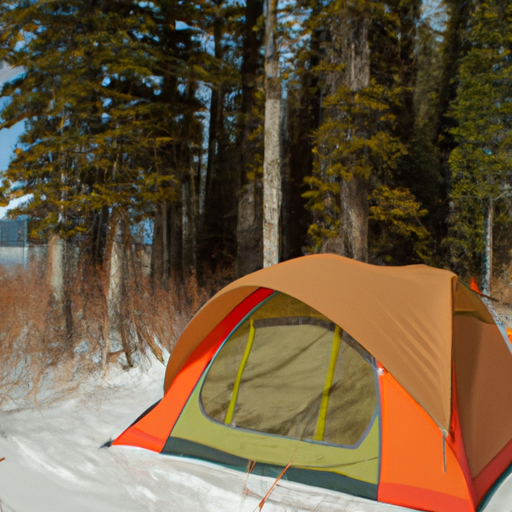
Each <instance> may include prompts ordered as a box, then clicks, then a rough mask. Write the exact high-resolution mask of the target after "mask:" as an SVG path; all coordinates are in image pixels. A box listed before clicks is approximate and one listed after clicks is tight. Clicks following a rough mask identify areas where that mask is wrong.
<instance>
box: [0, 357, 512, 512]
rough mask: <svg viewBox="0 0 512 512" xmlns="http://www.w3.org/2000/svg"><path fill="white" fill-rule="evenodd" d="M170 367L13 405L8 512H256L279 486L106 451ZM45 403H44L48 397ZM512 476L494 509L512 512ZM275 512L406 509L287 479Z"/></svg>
mask: <svg viewBox="0 0 512 512" xmlns="http://www.w3.org/2000/svg"><path fill="white" fill-rule="evenodd" d="M163 375H164V366H163V365H162V364H161V363H159V362H157V361H146V363H145V364H141V365H140V366H139V367H137V368H135V369H132V370H130V371H126V370H122V369H121V367H120V366H119V365H117V366H115V365H111V369H110V371H109V374H108V375H107V376H106V377H105V376H103V377H101V378H100V377H98V376H91V377H89V378H88V379H85V380H83V379H82V380H81V381H80V382H79V383H75V384H74V385H73V383H69V385H67V386H63V387H61V388H60V389H59V391H58V392H53V393H46V395H45V396H43V394H44V393H43V394H41V393H40V394H39V395H38V396H39V397H40V399H38V402H37V403H36V402H35V401H34V400H32V401H31V402H30V403H28V402H26V401H23V402H18V403H16V402H14V401H12V400H10V401H4V403H3V404H2V407H1V409H0V459H1V458H2V457H4V458H5V459H4V460H3V461H1V462H0V511H2V512H90V511H91V512H92V511H98V510H101V511H102V512H164V511H171V510H172V512H195V511H198V512H203V511H204V512H228V511H229V512H255V511H258V510H259V504H260V502H261V500H262V499H263V497H264V496H265V495H266V494H267V491H268V490H269V489H270V487H271V486H272V484H273V483H274V481H273V480H272V479H270V478H266V477H260V476H256V475H246V474H244V473H241V472H237V471H232V470H229V469H225V468H222V467H219V466H214V465H211V464H208V463H201V462H198V461H194V460H188V459H180V458H176V457H169V456H162V455H159V454H154V453H152V452H148V451H144V450H139V449H134V448H129V447H111V448H100V447H101V445H103V444H104V443H105V442H106V441H108V440H110V439H112V438H114V437H115V436H116V435H118V434H119V433H120V432H121V431H122V430H124V429H125V428H126V427H127V426H128V425H129V424H130V423H131V422H132V421H133V420H134V419H135V418H136V417H137V416H138V415H139V414H140V413H141V412H142V411H144V410H145V409H146V408H147V407H149V406H150V405H152V404H153V403H154V402H155V401H156V400H158V399H159V398H160V397H161V393H162V382H163ZM41 397H42V398H41ZM511 504H512V476H509V477H507V478H506V480H505V481H504V482H503V484H502V486H501V487H500V489H499V490H498V491H497V492H496V493H495V495H494V496H493V498H492V499H491V501H490V502H489V503H488V504H487V506H486V507H485V509H484V510H485V512H510V510H511ZM263 510H264V511H268V512H277V511H279V512H287V511H289V512H292V511H294V512H306V511H316V512H342V511H343V512H392V511H397V512H398V511H400V510H405V509H403V508H398V507H393V506H390V505H385V504H379V503H376V502H373V501H368V500H364V499H360V498H355V497H351V496H347V495H344V494H341V493H335V492H331V491H326V490H322V489H317V488H312V487H308V486H303V485H301V484H296V483H294V482H287V481H283V480H281V481H279V482H278V484H277V485H276V486H275V488H274V490H273V491H272V493H271V494H270V496H269V498H268V500H267V501H266V503H265V504H264V506H263Z"/></svg>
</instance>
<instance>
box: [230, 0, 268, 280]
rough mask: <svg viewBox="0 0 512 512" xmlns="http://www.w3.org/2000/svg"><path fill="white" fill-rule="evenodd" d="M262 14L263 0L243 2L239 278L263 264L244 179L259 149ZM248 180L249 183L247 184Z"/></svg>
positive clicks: (258, 198)
mask: <svg viewBox="0 0 512 512" xmlns="http://www.w3.org/2000/svg"><path fill="white" fill-rule="evenodd" d="M262 14H263V0H247V2H246V8H245V27H244V41H243V59H242V105H241V112H240V120H241V122H240V126H239V128H238V130H239V136H238V143H237V146H238V151H237V154H238V159H239V160H238V162H239V163H238V164H237V168H238V169H239V176H238V183H237V185H238V194H239V195H238V217H237V227H236V242H237V253H236V261H235V276H236V277H242V276H243V275H245V274H248V273H250V272H254V271H255V270H258V269H259V268H261V265H262V262H263V244H262V229H261V226H262V222H263V213H262V212H263V199H262V192H261V182H260V180H259V178H258V176H257V174H256V175H255V176H254V177H253V178H252V179H251V180H248V179H247V176H248V173H249V171H250V170H253V168H254V162H255V161H256V160H257V158H256V157H257V156H258V152H259V148H258V141H257V138H256V137H254V134H255V133H256V131H257V130H258V127H259V126H260V121H259V119H258V116H257V115H255V114H254V112H255V110H256V109H257V106H258V98H257V95H256V91H257V86H258V76H259V74H260V67H261V57H260V48H261V43H262V41H261V35H260V34H261V31H258V30H255V28H256V25H257V22H258V19H259V17H260V16H261V15H262ZM248 181H249V182H248Z"/></svg>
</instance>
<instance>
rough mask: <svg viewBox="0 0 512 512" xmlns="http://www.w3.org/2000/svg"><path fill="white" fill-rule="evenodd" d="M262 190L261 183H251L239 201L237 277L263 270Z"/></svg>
mask: <svg viewBox="0 0 512 512" xmlns="http://www.w3.org/2000/svg"><path fill="white" fill-rule="evenodd" d="M261 206H262V190H261V183H260V182H259V181H256V180H254V181H250V182H249V183H248V184H247V185H246V186H245V188H244V190H243V191H242V193H241V194H240V198H239V201H238V224H237V232H236V234H237V241H238V254H237V260H236V266H235V275H236V276H238V277H240V276H244V275H246V274H250V273H251V272H254V271H255V270H258V269H260V268H261V263H262V261H261V257H262V249H263V247H262V238H261V236H258V233H260V230H256V226H261V225H262V222H263V211H262V207H261Z"/></svg>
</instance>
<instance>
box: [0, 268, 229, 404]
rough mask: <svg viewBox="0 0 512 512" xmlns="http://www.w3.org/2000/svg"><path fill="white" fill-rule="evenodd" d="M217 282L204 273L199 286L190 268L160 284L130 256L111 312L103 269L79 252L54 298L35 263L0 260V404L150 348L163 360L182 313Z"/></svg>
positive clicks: (47, 391) (126, 361) (38, 394)
mask: <svg viewBox="0 0 512 512" xmlns="http://www.w3.org/2000/svg"><path fill="white" fill-rule="evenodd" d="M171 282H172V281H171ZM221 284H223V283H222V282H220V281H219V280H218V279H217V280H215V279H213V278H212V279H209V280H208V282H207V285H205V286H199V285H198V283H197V280H196V278H195V276H194V275H192V276H190V277H189V278H188V279H187V280H186V281H185V283H184V284H179V285H177V284H175V285H171V286H170V288H169V289H164V288H162V287H160V286H157V285H155V284H154V283H151V280H150V278H149V276H147V275H145V274H144V273H143V272H142V271H140V270H139V267H138V266H137V265H136V264H132V265H131V266H130V269H129V272H127V273H126V274H125V279H124V283H123V290H122V299H123V300H122V307H121V310H120V311H119V312H118V318H116V319H113V318H112V311H110V316H109V304H108V279H107V277H106V275H105V273H104V272H101V271H98V270H97V269H93V268H91V267H90V266H88V265H86V264H84V263H83V262H82V261H80V260H79V261H76V262H75V263H74V264H73V265H72V266H71V268H68V269H67V275H66V279H65V289H64V293H63V297H62V300H61V301H57V300H55V298H54V297H53V295H52V290H51V288H50V286H49V284H48V281H47V279H45V268H44V264H43V263H34V264H31V265H29V266H28V267H27V268H26V269H25V270H23V269H21V268H19V269H15V270H12V271H6V270H5V269H2V267H0V290H1V293H0V326H1V328H0V353H1V354H2V359H1V361H0V370H1V371H0V404H1V402H2V401H3V400H5V399H6V398H9V399H11V400H15V401H16V400H24V399H26V398H27V397H31V398H33V399H38V400H40V399H42V398H43V397H45V396H47V395H48V396H50V395H54V394H55V390H56V389H59V391H66V390H69V389H70V388H73V387H74V386H78V385H79V384H80V382H81V381H82V380H83V376H84V375H88V374H91V373H95V372H98V373H99V374H100V375H102V374H103V373H104V372H105V371H106V370H107V368H108V365H109V364H113V363H116V362H117V363H120V364H122V365H123V366H132V365H134V364H137V363H138V362H141V361H142V360H143V359H144V358H145V357H146V356H147V355H148V354H149V352H150V351H151V352H152V353H153V354H154V355H156V357H157V358H158V359H160V360H161V361H162V362H164V361H165V360H166V358H167V356H168V354H169V353H170V352H171V351H172V348H173V347H174V344H175V342H176V340H177V338H178V337H179V335H180V334H181V332H182V331H183V329H184V328H185V326H186V324H187V323H188V321H189V320H190V318H191V317H192V316H193V315H194V314H195V312H196V311H197V310H198V309H199V308H200V306H201V305H202V304H203V303H204V302H206V300H208V298H209V297H210V296H211V295H212V294H213V292H214V291H215V290H216V289H217V288H219V287H220V286H221ZM114 321H115V323H116V325H117V326H118V329H119V330H120V331H122V334H123V336H124V337H125V338H126V340H127V341H126V343H125V344H123V346H122V348H121V349H120V350H115V347H114V346H113V345H112V340H111V339H110V337H111V334H112V325H113V324H114ZM117 348H119V347H117Z"/></svg>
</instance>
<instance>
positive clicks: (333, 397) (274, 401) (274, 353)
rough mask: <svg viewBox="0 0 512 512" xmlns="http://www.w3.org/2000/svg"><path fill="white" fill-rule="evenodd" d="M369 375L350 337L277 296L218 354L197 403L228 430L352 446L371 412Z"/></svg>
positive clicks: (373, 397) (373, 399)
mask: <svg viewBox="0 0 512 512" xmlns="http://www.w3.org/2000/svg"><path fill="white" fill-rule="evenodd" d="M374 371H375V364H374V360H373V358H372V357H371V356H370V354H368V352H366V351H365V350H364V348H363V347H361V345H359V344H358V343H357V341H355V340H354V339H353V338H352V337H351V336H350V335H349V334H348V333H346V332H343V330H342V329H341V328H340V327H338V326H336V325H335V324H334V323H333V322H331V321H330V320H329V319H327V318H326V317H324V316H323V315H321V314H320V313H319V312H318V311H315V310H314V309H312V308H310V307H309V306H307V305H306V304H304V303H303V302H300V301H298V300H296V299H294V298H292V297H290V296H288V295H285V294H281V293H276V294H275V295H273V296H271V298H270V299H268V300H267V301H266V302H264V303H263V304H262V305H261V306H260V307H258V308H256V309H255V310H253V311H252V312H251V314H250V315H249V316H248V317H247V318H246V319H245V320H244V322H242V323H241V324H240V325H239V326H238V327H237V328H236V329H235V330H234V331H233V332H232V333H231V335H230V337H229V338H228V339H227V341H226V342H225V344H224V345H223V346H222V348H221V349H220V351H219V352H218V353H217V355H216V357H215V359H214V361H213V362H212V365H211V366H210V368H209V370H208V374H207V375H206V378H205V381H204V384H203V388H202V390H201V404H202V407H203V410H204V412H205V413H206V414H207V415H208V416H209V417H210V418H212V419H214V420H216V421H218V422H221V423H225V424H227V425H230V426H232V427H238V428H244V429H249V430H256V431H259V432H266V433H269V434H276V435H281V436H287V437H292V438H296V439H308V440H313V441H318V442H327V443H333V444H338V445H345V446H347V445H348V446H353V445H356V444H357V443H358V442H359V441H360V440H361V438H362V437H363V436H364V434H365V432H366V431H367V429H368V427H369V426H370V424H371V422H372V419H373V416H374V413H375V410H376V406H377V389H376V383H375V374H374Z"/></svg>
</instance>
